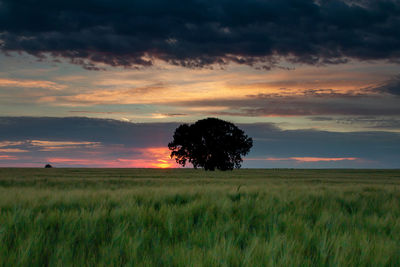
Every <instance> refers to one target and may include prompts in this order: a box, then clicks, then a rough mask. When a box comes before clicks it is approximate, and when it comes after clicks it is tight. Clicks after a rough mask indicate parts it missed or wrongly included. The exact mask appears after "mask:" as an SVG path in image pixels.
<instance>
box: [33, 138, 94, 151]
mask: <svg viewBox="0 0 400 267" xmlns="http://www.w3.org/2000/svg"><path fill="white" fill-rule="evenodd" d="M30 143H31V144H32V145H33V146H37V147H41V151H58V150H64V149H71V148H78V147H82V146H83V147H92V148H93V147H98V146H100V142H85V141H83V142H76V141H46V140H32V141H30Z"/></svg>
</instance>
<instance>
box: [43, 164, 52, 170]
mask: <svg viewBox="0 0 400 267" xmlns="http://www.w3.org/2000/svg"><path fill="white" fill-rule="evenodd" d="M44 167H45V168H46V169H47V168H53V166H51V165H50V164H46V165H45V166H44Z"/></svg>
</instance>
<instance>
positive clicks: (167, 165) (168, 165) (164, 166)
mask: <svg viewBox="0 0 400 267" xmlns="http://www.w3.org/2000/svg"><path fill="white" fill-rule="evenodd" d="M153 166H154V167H156V168H160V169H167V168H172V167H173V166H172V164H171V163H169V162H168V161H166V160H163V159H158V160H157V163H154V164H153Z"/></svg>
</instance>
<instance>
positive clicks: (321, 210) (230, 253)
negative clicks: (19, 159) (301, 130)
mask: <svg viewBox="0 0 400 267" xmlns="http://www.w3.org/2000/svg"><path fill="white" fill-rule="evenodd" d="M44 265H50V266H95V265H96V266H120V265H128V266H133V265H135V266H136V265H138V266H399V265H400V171H399V170H397V171H396V170H393V171H390V170H387V171H382V170H375V171H374V170H235V171H233V172H214V173H210V172H204V171H201V170H197V171H195V170H189V169H177V170H155V169H154V170H152V169H0V266H44Z"/></svg>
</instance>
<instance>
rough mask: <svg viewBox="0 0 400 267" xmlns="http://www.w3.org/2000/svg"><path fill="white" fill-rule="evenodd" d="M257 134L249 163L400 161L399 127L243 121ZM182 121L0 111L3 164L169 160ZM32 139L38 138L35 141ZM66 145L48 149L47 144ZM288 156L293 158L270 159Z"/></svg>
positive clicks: (372, 164) (388, 164)
mask: <svg viewBox="0 0 400 267" xmlns="http://www.w3.org/2000/svg"><path fill="white" fill-rule="evenodd" d="M237 125H238V127H239V128H241V129H243V130H244V131H245V132H246V134H247V135H249V136H251V137H252V138H253V142H254V146H253V148H252V150H251V152H250V154H249V155H248V157H247V158H248V160H246V159H247V158H245V162H244V164H243V167H257V168H267V167H268V168H270V167H271V168H272V167H285V168H288V167H290V168H292V167H307V168H308V167H313V168H319V167H327V168H328V167H329V168H333V167H335V168H343V167H348V168H399V167H400V165H399V162H400V152H399V151H400V134H399V133H391V132H327V131H317V130H308V129H305V130H282V129H280V128H279V127H277V126H276V125H274V124H271V123H250V124H237ZM178 126H179V123H129V122H122V121H116V120H109V119H90V118H79V117H70V118H50V117H0V146H1V149H21V150H27V151H28V152H25V153H20V154H18V158H17V157H16V156H14V155H12V154H10V153H11V152H10V153H7V154H5V155H2V154H1V155H2V157H0V166H37V167H43V166H44V165H43V164H45V163H47V162H51V163H54V165H55V166H86V167H167V166H176V165H174V161H173V160H171V159H169V151H168V148H167V144H168V142H170V141H171V139H172V136H173V133H174V130H175V129H176V128H177V127H178ZM32 140H33V141H32ZM53 147H54V148H64V149H45V148H53ZM266 159H288V160H280V161H276V160H275V161H273V160H266Z"/></svg>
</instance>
